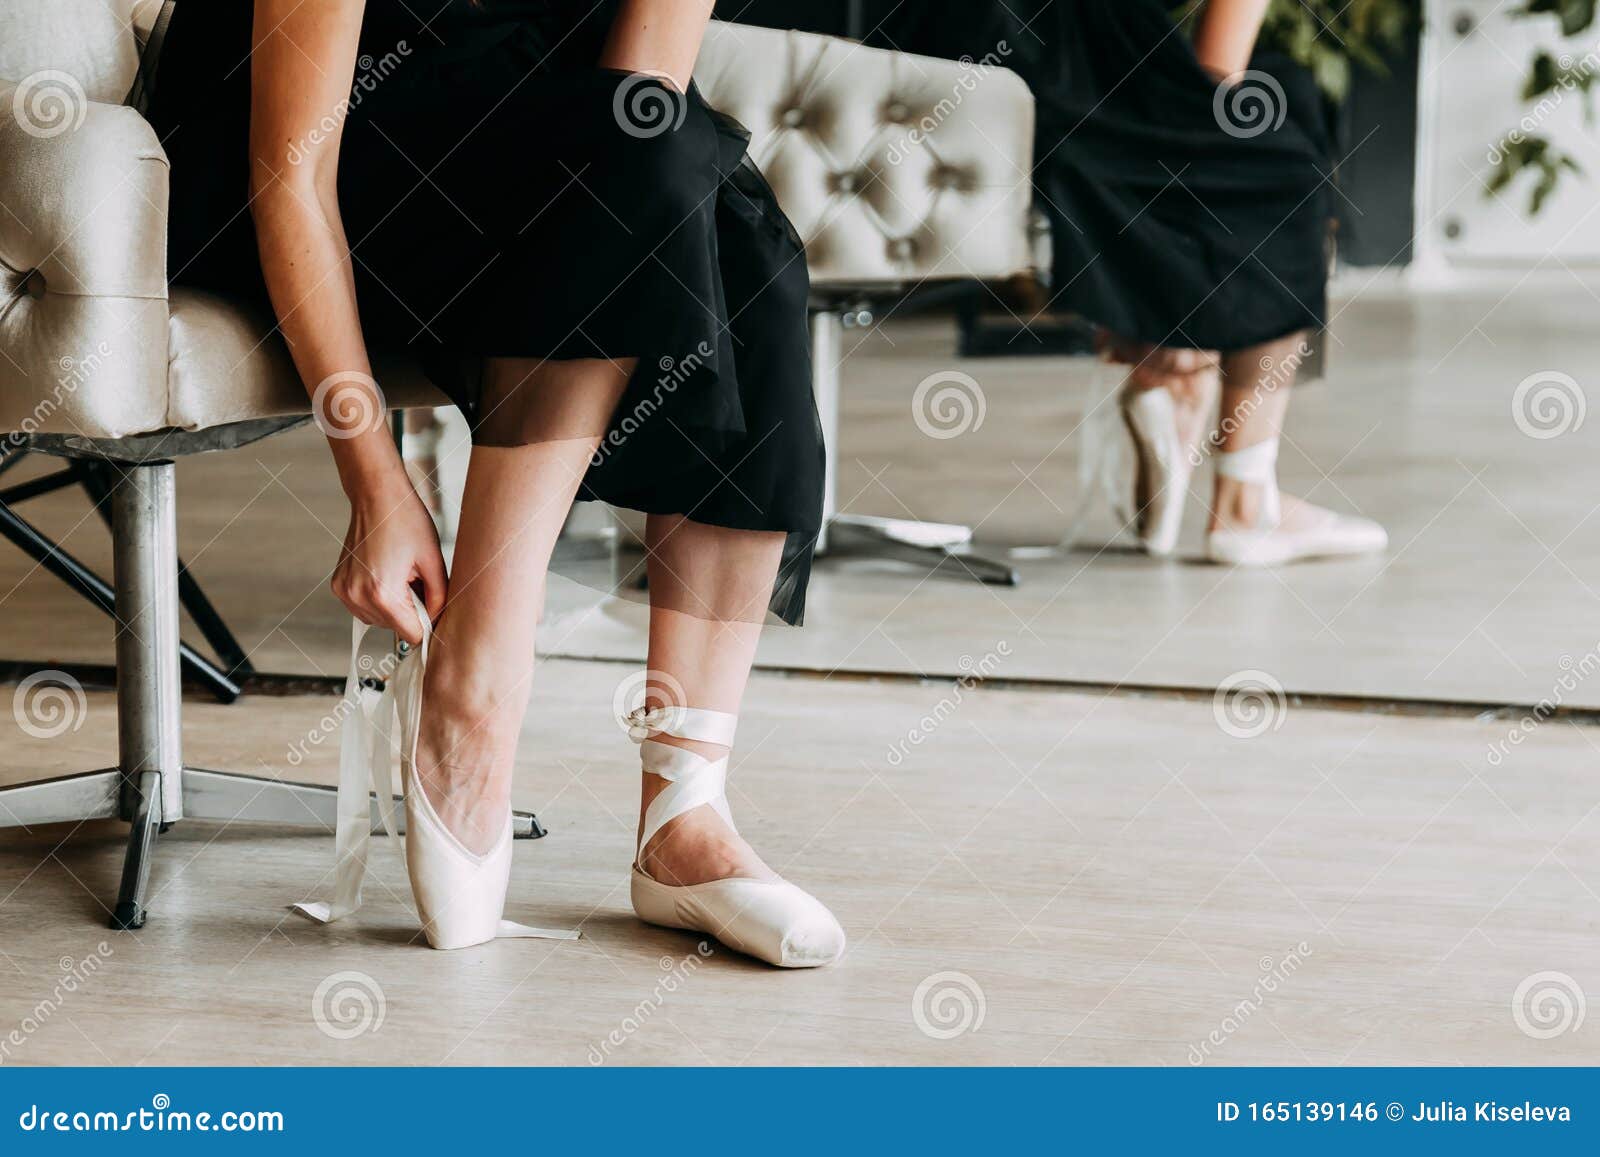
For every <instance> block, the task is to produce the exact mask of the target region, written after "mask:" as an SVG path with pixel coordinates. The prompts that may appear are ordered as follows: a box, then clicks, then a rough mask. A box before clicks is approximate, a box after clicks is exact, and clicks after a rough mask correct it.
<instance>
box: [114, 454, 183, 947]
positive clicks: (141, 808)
mask: <svg viewBox="0 0 1600 1157" xmlns="http://www.w3.org/2000/svg"><path fill="white" fill-rule="evenodd" d="M111 520H112V551H113V568H114V570H115V583H116V623H117V749H118V753H119V755H118V760H119V766H120V767H121V770H122V775H123V787H122V791H123V797H122V798H123V809H122V812H123V815H124V817H125V818H127V819H128V820H129V821H130V822H131V823H132V824H133V830H132V831H131V832H130V833H129V836H128V854H127V858H126V860H125V861H124V862H123V868H122V887H121V889H120V890H119V892H118V893H117V906H116V910H115V912H114V914H113V915H112V918H111V926H112V927H113V928H124V929H126V928H138V927H140V926H141V925H143V924H144V920H145V888H146V886H147V885H148V883H149V879H150V855H151V852H152V850H153V848H154V844H155V837H156V832H157V829H158V828H160V827H162V826H164V825H166V824H171V823H174V822H176V821H177V820H180V819H182V818H183V723H182V714H181V703H182V696H183V681H182V667H181V663H180V660H179V657H178V645H179V643H178V631H179V626H178V515H177V470H176V468H175V467H174V466H173V464H172V463H171V462H157V463H153V464H151V465H145V466H139V467H136V468H134V469H132V470H129V471H128V472H127V473H126V474H124V475H122V476H121V477H120V478H119V479H118V480H117V483H116V485H115V486H114V487H113V488H112V492H111Z"/></svg>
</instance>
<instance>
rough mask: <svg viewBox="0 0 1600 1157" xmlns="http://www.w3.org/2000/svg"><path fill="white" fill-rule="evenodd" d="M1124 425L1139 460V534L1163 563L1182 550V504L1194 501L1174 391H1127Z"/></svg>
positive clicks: (1123, 399) (1191, 468) (1136, 498)
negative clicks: (1180, 530) (1192, 499)
mask: <svg viewBox="0 0 1600 1157" xmlns="http://www.w3.org/2000/svg"><path fill="white" fill-rule="evenodd" d="M1120 405H1121V408H1122V420H1123V422H1124V423H1125V424H1126V425H1127V427H1128V433H1129V434H1131V435H1132V436H1133V445H1134V449H1135V451H1136V452H1137V453H1138V455H1139V467H1138V470H1139V481H1138V484H1137V487H1136V490H1135V494H1134V504H1135V507H1136V514H1135V518H1136V529H1137V532H1138V535H1139V543H1140V545H1141V546H1143V547H1144V549H1145V552H1146V553H1148V554H1152V555H1155V556H1156V557H1158V558H1165V557H1166V556H1168V555H1170V554H1171V553H1172V552H1173V551H1174V550H1176V549H1177V546H1178V531H1179V529H1180V527H1181V526H1182V525H1183V504H1184V500H1185V499H1186V498H1188V497H1189V479H1190V477H1191V476H1192V475H1193V474H1194V464H1193V463H1192V462H1191V461H1190V460H1189V455H1188V453H1187V452H1186V451H1185V449H1184V445H1183V439H1182V436H1181V435H1180V434H1179V432H1178V407H1177V403H1176V402H1174V401H1173V398H1172V394H1171V392H1170V391H1168V390H1166V389H1164V388H1163V387H1160V386H1157V387H1155V388H1154V389H1145V390H1124V391H1123V392H1122V397H1121V399H1120Z"/></svg>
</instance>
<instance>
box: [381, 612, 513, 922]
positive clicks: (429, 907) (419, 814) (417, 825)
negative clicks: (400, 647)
mask: <svg viewBox="0 0 1600 1157" xmlns="http://www.w3.org/2000/svg"><path fill="white" fill-rule="evenodd" d="M423 622H424V623H426V622H427V618H426V616H424V618H423ZM429 633H430V629H429V628H427V627H424V628H423V633H422V646H420V647H417V648H415V649H413V651H412V652H411V654H409V655H407V656H406V658H405V661H404V662H403V663H402V664H401V665H400V671H399V673H398V674H396V675H395V694H396V696H397V706H398V707H399V711H400V776H401V785H402V786H401V790H402V791H403V792H404V793H405V797H406V874H407V875H408V876H410V877H411V894H412V896H413V898H415V900H416V902H417V918H418V919H419V920H420V921H421V922H422V931H423V934H424V935H425V936H427V938H428V943H429V944H430V945H431V946H433V947H434V948H440V949H454V948H470V947H472V946H473V945H474V944H484V943H487V942H488V941H490V940H493V939H494V938H495V937H497V936H499V935H500V925H501V914H502V913H503V912H504V911H505V907H506V891H507V889H508V888H509V887H510V884H511V811H510V809H509V808H507V810H506V822H505V827H504V828H503V829H502V831H501V833H500V838H499V839H498V840H496V841H495V844H494V846H493V847H492V848H490V849H489V850H488V851H487V852H484V853H482V854H481V855H480V854H478V853H476V852H473V851H471V850H470V849H469V848H467V846H466V845H465V844H463V843H462V842H461V841H460V840H459V839H457V838H456V835H455V833H454V832H452V831H451V830H450V829H449V828H448V827H446V826H445V823H444V821H443V820H442V819H440V818H439V813H438V812H437V811H436V810H434V806H433V801H431V800H430V799H429V798H428V794H427V792H425V791H424V790H423V788H422V780H421V777H420V776H419V775H418V773H417V734H418V732H419V731H420V730H421V728H420V723H421V719H422V679H423V675H424V672H425V668H426V666H427V662H428V659H427V649H428V636H429Z"/></svg>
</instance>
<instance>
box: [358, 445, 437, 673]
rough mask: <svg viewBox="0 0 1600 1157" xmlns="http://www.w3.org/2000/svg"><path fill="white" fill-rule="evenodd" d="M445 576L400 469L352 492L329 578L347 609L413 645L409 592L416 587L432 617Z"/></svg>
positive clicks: (418, 502)
mask: <svg viewBox="0 0 1600 1157" xmlns="http://www.w3.org/2000/svg"><path fill="white" fill-rule="evenodd" d="M445 581H446V580H445V566H444V554H443V552H442V551H440V549H439V534H438V531H437V530H435V528H434V525H433V519H432V518H431V517H429V515H428V511H427V508H426V507H425V506H423V504H422V499H421V498H420V497H418V495H417V492H416V490H415V488H413V487H412V485H411V480H410V479H409V478H408V477H406V475H405V472H404V471H403V470H402V471H399V472H398V473H397V477H395V478H394V479H391V480H390V481H388V482H386V483H384V484H383V485H381V486H372V487H365V488H363V489H361V490H359V491H357V492H356V493H355V494H353V495H352V497H351V501H350V529H349V530H348V531H346V532H345V538H344V549H343V550H342V552H341V553H340V556H339V565H338V567H336V568H335V569H334V572H333V580H332V582H331V583H330V585H331V586H332V588H333V593H334V595H335V596H336V597H337V598H338V599H339V601H340V602H342V603H343V604H344V605H345V606H346V607H348V608H349V609H350V613H351V614H353V615H354V616H355V617H356V618H358V619H360V620H361V621H362V622H363V623H367V624H369V625H371V626H375V627H387V628H389V629H390V630H392V631H394V632H395V633H396V634H397V635H399V636H400V637H401V638H402V639H404V640H405V641H406V642H408V643H411V644H413V645H415V644H418V643H420V642H421V641H422V624H421V623H420V622H418V621H417V614H416V609H415V608H414V607H413V606H412V603H411V591H412V590H413V589H417V590H419V592H420V593H421V594H422V600H423V602H424V603H425V604H426V605H427V608H428V618H429V619H430V620H437V619H438V617H439V614H440V612H442V611H443V610H444V596H445Z"/></svg>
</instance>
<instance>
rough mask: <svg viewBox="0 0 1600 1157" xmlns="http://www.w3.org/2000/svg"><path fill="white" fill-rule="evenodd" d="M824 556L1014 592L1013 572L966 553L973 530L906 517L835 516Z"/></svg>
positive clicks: (1004, 566)
mask: <svg viewBox="0 0 1600 1157" xmlns="http://www.w3.org/2000/svg"><path fill="white" fill-rule="evenodd" d="M828 531H829V533H828V545H827V549H826V551H824V552H822V553H823V554H824V556H825V557H829V558H843V557H862V556H866V557H871V558H883V559H890V560H893V561H896V562H907V563H914V564H920V565H923V566H926V567H928V568H930V569H931V570H932V571H933V572H935V573H938V572H946V573H949V574H952V575H958V576H964V577H966V578H970V579H973V580H975V581H976V582H980V583H984V584H985V585H988V586H1002V587H1014V586H1017V585H1018V583H1020V582H1021V579H1020V578H1019V577H1018V575H1017V571H1016V568H1015V567H1012V566H1010V565H1008V564H1006V563H1003V562H999V561H996V560H995V559H990V558H984V557H982V556H981V555H976V554H970V553H968V552H967V550H966V548H967V547H968V546H969V545H970V544H971V542H972V528H971V527H969V526H957V525H954V524H953V523H945V522H918V521H915V520H914V519H909V518H874V517H871V516H869V515H862V514H836V515H834V517H833V521H832V522H831V523H830V524H829V526H828Z"/></svg>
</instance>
